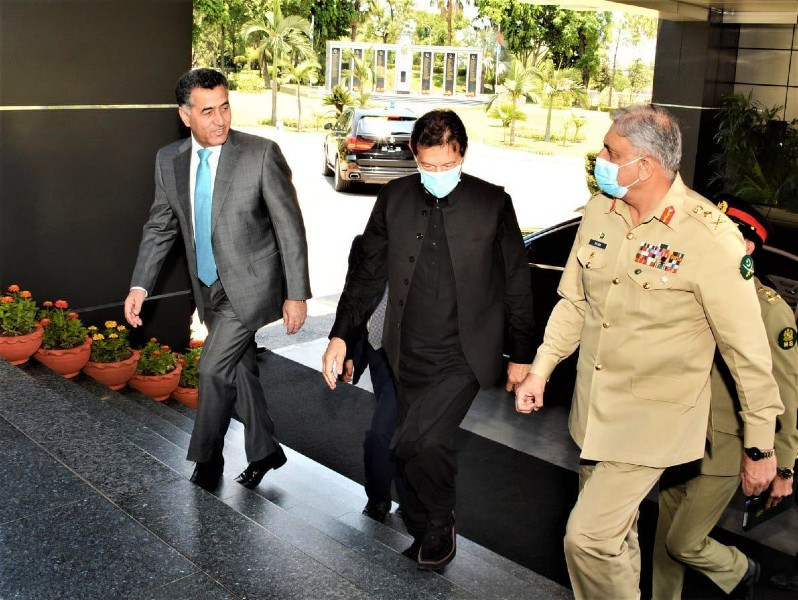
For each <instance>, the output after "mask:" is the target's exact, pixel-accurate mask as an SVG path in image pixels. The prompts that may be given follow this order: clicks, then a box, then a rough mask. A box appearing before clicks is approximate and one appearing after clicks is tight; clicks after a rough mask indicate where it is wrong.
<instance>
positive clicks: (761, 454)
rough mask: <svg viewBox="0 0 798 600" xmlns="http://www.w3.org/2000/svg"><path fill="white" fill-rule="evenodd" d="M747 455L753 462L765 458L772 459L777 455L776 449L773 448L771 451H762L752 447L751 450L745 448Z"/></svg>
mask: <svg viewBox="0 0 798 600" xmlns="http://www.w3.org/2000/svg"><path fill="white" fill-rule="evenodd" d="M744 450H745V453H746V455H747V456H748V458H750V459H751V460H753V461H757V460H762V459H763V458H770V457H771V456H773V455H774V454H776V449H775V448H771V449H770V450H760V449H759V448H757V447H756V446H751V447H750V448H745V449H744Z"/></svg>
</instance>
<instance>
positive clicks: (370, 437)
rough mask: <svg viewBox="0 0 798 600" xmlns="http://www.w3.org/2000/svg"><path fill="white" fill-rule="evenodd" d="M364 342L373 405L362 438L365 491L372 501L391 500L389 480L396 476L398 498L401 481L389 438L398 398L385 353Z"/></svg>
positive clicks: (394, 421) (390, 438)
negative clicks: (371, 413) (372, 393)
mask: <svg viewBox="0 0 798 600" xmlns="http://www.w3.org/2000/svg"><path fill="white" fill-rule="evenodd" d="M364 343H365V344H366V352H367V356H368V363H369V373H370V374H371V384H372V387H373V388H374V396H375V398H376V399H377V406H376V407H375V408H374V414H373V415H372V417H371V424H370V425H369V429H368V431H366V436H365V438H364V440H363V462H364V464H365V467H366V495H367V496H368V498H369V500H371V501H372V502H387V501H390V500H391V482H392V481H393V480H394V479H397V482H396V483H397V488H398V489H397V490H396V491H397V493H398V494H399V498H400V501H401V498H402V490H401V484H400V483H399V480H398V478H397V468H396V456H395V455H394V451H393V449H392V448H391V440H392V439H393V436H394V433H395V432H396V426H397V424H398V422H399V401H398V399H397V397H396V381H395V380H394V377H393V373H392V372H391V367H390V365H389V364H388V357H387V356H385V351H384V350H382V349H381V348H380V349H378V350H375V349H374V348H372V346H371V344H369V343H368V342H364Z"/></svg>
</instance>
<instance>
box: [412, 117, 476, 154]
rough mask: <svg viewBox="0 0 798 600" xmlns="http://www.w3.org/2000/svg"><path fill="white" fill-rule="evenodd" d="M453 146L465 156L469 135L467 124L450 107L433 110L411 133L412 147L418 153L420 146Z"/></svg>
mask: <svg viewBox="0 0 798 600" xmlns="http://www.w3.org/2000/svg"><path fill="white" fill-rule="evenodd" d="M446 145H449V146H451V147H452V148H453V149H454V150H456V151H458V152H459V153H460V156H465V153H466V148H468V135H467V134H466V128H465V125H463V121H462V120H461V119H460V117H458V116H457V113H456V112H454V111H453V110H449V109H437V110H431V111H429V112H428V113H427V114H425V115H423V116H422V117H421V118H420V119H418V120H417V121H416V123H415V125H413V133H412V134H410V148H411V149H412V150H413V154H418V147H419V146H421V147H423V148H432V147H433V146H446Z"/></svg>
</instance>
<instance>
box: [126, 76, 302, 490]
mask: <svg viewBox="0 0 798 600" xmlns="http://www.w3.org/2000/svg"><path fill="white" fill-rule="evenodd" d="M175 95H176V97H177V104H178V107H179V108H178V113H179V115H180V118H181V120H182V121H183V123H184V124H185V125H186V127H188V128H190V129H191V136H190V137H189V138H186V139H184V140H180V141H178V142H174V143H172V144H170V145H168V146H166V147H164V148H161V150H159V152H158V156H157V159H156V164H155V201H154V202H153V204H152V208H151V209H150V217H149V220H148V221H147V223H146V224H145V225H144V234H143V236H142V240H141V245H140V247H139V254H138V259H137V260H136V267H135V270H134V272H133V279H132V282H131V290H130V293H129V294H128V297H127V299H126V300H125V318H126V319H127V321H128V323H130V325H131V326H133V327H137V326H139V325H141V318H140V317H139V314H140V312H141V305H142V302H143V301H144V298H145V297H146V296H147V291H151V290H152V289H153V285H154V284H155V280H156V277H157V276H158V271H159V270H160V268H161V266H162V265H163V262H164V259H165V257H166V254H167V252H168V251H169V249H170V248H171V246H172V244H173V242H174V240H175V238H176V237H177V234H178V233H182V236H183V240H184V241H185V245H186V255H187V257H188V266H189V273H190V275H191V286H192V290H193V293H194V299H195V301H196V303H197V308H198V310H199V314H200V317H201V318H202V319H203V321H204V322H205V324H206V325H207V327H208V332H209V335H208V338H207V340H206V341H205V347H204V349H203V352H202V360H201V361H200V367H199V394H200V395H199V411H198V413H197V419H196V422H195V424H194V431H193V433H192V434H191V443H190V445H189V449H188V460H192V461H195V462H196V463H197V465H196V468H195V470H194V474H193V475H192V477H191V481H192V482H194V483H196V484H197V485H199V486H201V487H203V488H205V489H214V488H215V487H216V486H217V485H218V482H219V478H220V477H221V474H222V471H223V468H224V459H223V457H222V446H223V444H224V435H225V432H226V431H227V427H228V425H229V424H230V418H231V415H232V411H233V407H234V406H235V409H236V413H237V414H238V415H239V417H240V418H241V419H242V420H243V422H244V425H245V431H246V433H245V448H246V453H247V460H248V461H249V466H248V467H247V468H246V470H245V471H244V472H243V473H241V475H239V476H238V478H237V479H236V481H238V482H239V483H241V484H242V485H244V486H246V487H249V488H253V487H255V486H257V485H258V484H259V483H260V481H261V479H263V476H264V475H265V474H266V473H267V472H268V471H269V470H270V469H276V468H279V467H281V466H282V465H283V464H284V463H285V461H286V458H285V454H284V453H283V450H282V448H280V445H279V444H278V443H277V441H276V440H275V439H274V436H273V433H274V423H273V422H272V420H271V418H270V417H269V412H268V410H267V408H266V399H265V397H264V394H263V389H262V387H261V384H260V379H259V378H258V364H257V361H256V358H255V350H256V346H255V331H256V330H257V329H258V328H259V327H261V326H263V325H265V324H266V323H269V322H271V321H275V320H277V319H279V318H280V317H282V318H283V322H284V323H285V327H286V332H287V333H288V334H293V333H296V332H297V331H299V329H300V328H301V327H302V325H303V323H304V321H305V316H306V314H307V311H306V307H305V300H306V299H307V298H309V297H310V295H311V294H310V282H309V277H308V259H307V241H306V239H305V226H304V222H303V220H302V213H301V212H300V209H299V204H298V202H297V197H296V190H295V189H294V186H293V184H292V182H291V169H290V168H289V167H288V164H287V163H286V161H285V158H284V157H283V155H282V153H281V151H280V148H279V146H278V145H277V144H276V143H274V142H272V141H270V140H267V139H264V138H260V137H256V136H252V135H247V134H244V133H240V132H238V131H233V130H231V129H230V121H231V115H230V103H229V102H228V84H227V79H226V78H225V77H224V75H222V74H221V73H219V72H217V71H214V70H212V69H195V70H192V71H189V72H188V73H186V74H185V75H183V76H182V77H181V78H180V80H179V81H178V83H177V87H176V90H175Z"/></svg>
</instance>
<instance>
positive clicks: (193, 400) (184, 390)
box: [172, 386, 199, 410]
mask: <svg viewBox="0 0 798 600" xmlns="http://www.w3.org/2000/svg"><path fill="white" fill-rule="evenodd" d="M172 398H174V399H175V400H177V401H178V402H180V404H185V405H186V406H188V407H189V408H193V409H194V410H197V408H198V407H199V390H198V389H197V388H192V387H181V386H177V387H176V388H175V391H174V392H172Z"/></svg>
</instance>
